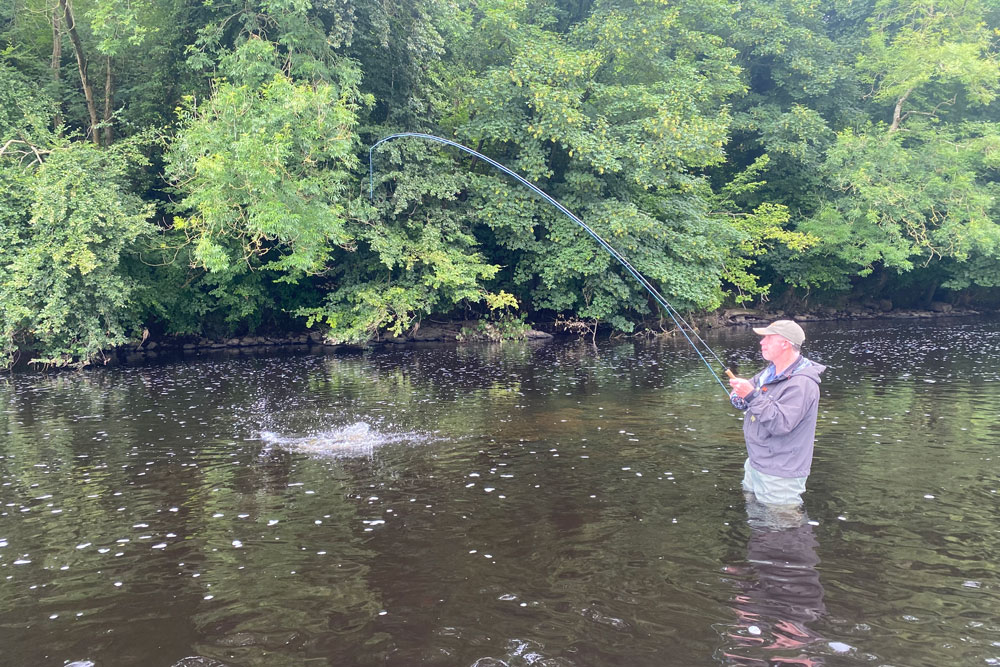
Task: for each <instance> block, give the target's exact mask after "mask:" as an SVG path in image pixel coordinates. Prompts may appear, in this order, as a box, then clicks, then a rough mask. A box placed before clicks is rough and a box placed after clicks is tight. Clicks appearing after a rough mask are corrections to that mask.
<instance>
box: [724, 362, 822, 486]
mask: <svg viewBox="0 0 1000 667" xmlns="http://www.w3.org/2000/svg"><path fill="white" fill-rule="evenodd" d="M825 370H826V366H823V365H822V364H817V363H816V362H814V361H809V360H808V359H806V358H805V357H799V359H798V361H796V362H795V363H793V364H792V365H791V366H789V367H788V368H787V369H785V372H784V373H782V374H781V375H779V376H778V377H776V378H775V379H773V380H772V381H770V382H768V383H767V384H764V385H762V384H761V382H762V380H763V376H764V375H765V372H766V371H767V368H765V369H764V370H762V371H760V372H759V373H757V374H756V375H754V376H753V378H751V380H750V381H751V382H752V383H753V385H754V387H756V388H755V389H754V390H753V391H752V392H751V393H749V394H747V396H746V397H745V398H740V397H739V396H737V395H736V394H732V395H731V397H730V400H731V401H732V403H733V405H734V406H735V407H736V408H738V409H740V410H743V411H745V414H744V417H743V437H744V438H745V439H746V442H747V455H748V456H749V457H750V465H751V467H753V468H754V469H756V470H758V471H760V472H762V473H764V474H767V475H774V476H776V477H807V476H808V475H809V469H810V466H811V465H812V457H813V441H814V440H815V438H816V413H817V410H818V407H819V383H820V379H819V376H820V374H821V373H822V372H823V371H825Z"/></svg>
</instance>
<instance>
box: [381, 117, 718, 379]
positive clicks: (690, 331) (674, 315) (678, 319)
mask: <svg viewBox="0 0 1000 667" xmlns="http://www.w3.org/2000/svg"><path fill="white" fill-rule="evenodd" d="M405 138H414V139H426V140H427V141H434V142H437V143H439V144H444V145H446V146H451V147H452V148H457V149H459V150H460V151H464V152H466V153H468V154H469V155H472V156H475V157H476V158H478V159H480V160H482V161H483V162H485V163H486V164H488V165H490V166H492V167H495V168H497V169H499V170H500V171H502V172H503V173H505V174H507V175H508V176H510V177H511V178H513V179H514V180H515V181H517V182H518V183H520V184H521V185H523V186H525V187H526V188H528V189H529V190H531V191H532V192H534V193H535V194H537V195H538V196H539V197H541V198H542V199H544V200H545V201H547V202H548V203H550V204H552V205H553V206H555V207H556V208H557V209H559V211H560V212H562V213H563V214H564V215H565V216H566V217H567V218H569V219H570V220H572V221H573V222H574V223H575V224H577V225H579V227H580V228H581V229H583V230H584V231H585V232H587V233H588V234H590V236H591V237H593V239H594V240H595V241H597V243H598V245H600V246H601V247H602V248H604V249H605V250H606V251H607V252H608V254H610V255H611V256H612V257H614V258H615V259H616V260H618V262H619V263H620V264H621V265H622V266H623V267H625V270H626V271H628V273H629V274H630V275H631V276H632V277H633V278H635V279H636V280H637V281H638V282H639V284H640V285H642V286H643V287H644V288H645V289H646V291H647V292H649V294H650V296H652V297H653V300H654V301H656V303H658V304H659V305H660V307H661V308H663V310H664V312H666V313H667V315H669V316H670V319H671V320H673V322H674V324H675V325H677V328H678V330H680V332H681V333H682V334H684V338H685V339H686V340H687V342H688V343H690V344H691V347H692V348H694V351H695V352H696V353H697V354H698V358H699V359H701V361H702V362H703V363H704V364H705V367H706V368H708V371H709V372H710V373H711V374H712V377H714V378H715V380H716V382H718V383H719V385H720V386H721V387H722V389H723V391H725V392H726V394H727V395H728V394H729V388H728V387H726V385H725V383H723V382H722V379H721V378H720V377H719V375H718V373H716V372H715V369H714V368H712V364H711V363H710V362H709V361H708V359H706V358H705V354H704V353H703V351H702V350H703V349H704V351H705V352H707V353H708V354H709V355H710V356H712V357H713V358H714V359H715V360H716V361H717V362H718V363H719V365H720V366H722V368H723V370H724V371H725V373H726V375H728V376H729V377H733V372H732V371H731V370H729V369H728V368H726V364H725V363H723V361H722V359H720V358H719V355H717V354H716V353H715V352H713V351H712V348H710V347H709V346H708V343H706V342H705V341H704V340H703V339H702V338H701V336H699V335H698V333H697V332H696V331H695V329H694V327H693V326H692V325H691V324H689V323H688V321H687V320H685V319H684V317H683V316H682V315H681V314H680V312H679V311H678V310H677V309H676V308H674V307H673V306H672V305H670V302H669V301H667V300H666V299H665V298H663V295H662V294H660V293H659V291H657V289H656V288H655V287H653V285H652V284H651V283H650V282H649V281H648V280H647V279H646V277H645V276H644V275H642V274H641V273H639V271H638V269H636V268H635V267H634V266H632V264H631V263H630V262H629V261H628V260H627V259H625V257H623V256H622V254H621V253H620V252H618V251H617V250H616V249H615V248H614V247H613V246H612V245H611V244H610V243H608V242H607V241H605V240H604V239H603V238H601V236H600V235H599V234H598V233H597V232H595V231H594V230H593V229H592V228H591V227H590V226H589V225H588V224H587V223H585V222H584V221H583V220H581V219H580V218H578V217H576V216H575V215H573V213H572V212H571V211H570V210H569V209H568V208H566V207H565V206H563V205H562V204H560V203H559V202H558V201H556V200H555V199H554V198H552V197H551V196H549V195H548V194H546V193H545V192H544V191H543V190H542V189H541V188H539V187H537V186H536V185H534V184H533V183H531V182H529V181H528V180H526V179H524V178H522V177H521V176H520V175H519V174H517V173H515V172H514V171H511V170H510V169H508V168H507V167H505V166H503V165H502V164H500V163H499V162H497V161H496V160H493V159H491V158H489V157H487V156H485V155H483V154H482V153H479V152H477V151H474V150H472V149H471V148H469V147H468V146H463V145H462V144H459V143H456V142H454V141H449V140H448V139H443V138H441V137H436V136H434V135H433V134H422V133H420V132H400V133H399V134H391V135H389V136H388V137H385V138H383V139H380V140H378V141H376V142H375V143H374V144H372V146H371V147H370V148H369V149H368V196H369V198H370V199H371V200H372V201H374V200H375V157H374V156H375V149H376V148H378V147H379V146H381V145H382V144H384V143H385V142H387V141H392V140H393V139H405ZM692 337H693V338H694V339H695V340H697V341H698V343H695V340H692ZM698 344H700V345H701V347H699V345H698Z"/></svg>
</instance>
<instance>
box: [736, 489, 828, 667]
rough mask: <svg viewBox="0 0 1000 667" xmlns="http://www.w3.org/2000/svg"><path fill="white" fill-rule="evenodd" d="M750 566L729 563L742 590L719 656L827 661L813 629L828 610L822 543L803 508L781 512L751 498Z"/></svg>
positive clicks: (744, 661) (769, 661)
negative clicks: (821, 566)
mask: <svg viewBox="0 0 1000 667" xmlns="http://www.w3.org/2000/svg"><path fill="white" fill-rule="evenodd" d="M746 503H747V517H748V521H747V523H748V524H749V526H750V538H749V540H748V541H747V557H746V562H745V564H742V565H731V566H727V567H726V572H727V573H729V574H730V575H732V576H733V581H734V583H735V584H736V588H737V592H736V594H735V595H734V596H733V599H732V606H733V610H734V611H735V612H736V622H735V623H734V624H732V625H730V626H728V627H726V628H725V629H724V631H723V639H724V645H723V647H722V648H721V649H720V650H719V651H718V653H717V657H718V658H720V660H721V661H722V662H723V663H724V664H728V665H754V666H756V665H802V666H812V665H822V664H825V662H824V659H823V656H822V655H819V654H818V653H817V651H815V650H813V647H814V646H815V645H817V644H819V643H820V642H822V641H823V638H822V637H821V636H820V635H819V634H817V633H816V632H815V631H814V630H812V629H811V628H810V625H811V624H814V623H815V622H816V621H818V620H819V619H820V618H822V617H823V616H824V615H825V613H826V606H825V605H824V602H823V584H822V583H821V582H820V577H819V572H818V571H817V569H816V566H817V565H818V564H819V557H818V556H817V555H816V549H817V547H818V546H819V543H818V542H817V540H816V536H815V535H814V533H813V526H812V524H811V523H810V522H809V520H808V517H807V516H806V514H805V513H804V512H803V511H802V510H799V509H797V510H788V509H781V510H775V509H774V508H773V507H769V506H767V505H765V504H763V503H760V502H758V501H757V500H756V499H754V498H753V497H752V496H748V497H747V501H746Z"/></svg>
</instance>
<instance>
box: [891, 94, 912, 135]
mask: <svg viewBox="0 0 1000 667" xmlns="http://www.w3.org/2000/svg"><path fill="white" fill-rule="evenodd" d="M912 92H913V89H912V88H910V89H909V90H908V91H906V94H905V95H903V96H902V97H900V98H899V99H898V100H896V108H895V109H893V111H892V125H890V126H889V134H892V133H893V132H895V131H896V130H898V129H899V124H900V123H902V122H903V118H905V116H904V115H903V103H904V102H906V98H907V97H909V96H910V93H912ZM907 115H908V114H907Z"/></svg>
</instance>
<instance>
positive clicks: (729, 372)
mask: <svg viewBox="0 0 1000 667" xmlns="http://www.w3.org/2000/svg"><path fill="white" fill-rule="evenodd" d="M726 375H727V376H728V377H729V379H730V380H735V379H736V376H735V375H734V374H733V372H732V371H731V370H729V369H728V368H727V369H726Z"/></svg>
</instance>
